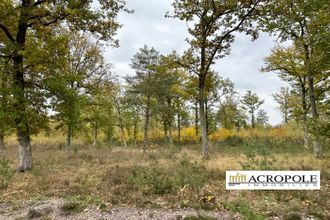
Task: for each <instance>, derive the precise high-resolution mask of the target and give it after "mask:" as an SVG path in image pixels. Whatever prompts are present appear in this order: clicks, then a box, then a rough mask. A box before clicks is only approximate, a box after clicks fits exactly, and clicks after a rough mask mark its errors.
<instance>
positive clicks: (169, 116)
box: [154, 51, 187, 144]
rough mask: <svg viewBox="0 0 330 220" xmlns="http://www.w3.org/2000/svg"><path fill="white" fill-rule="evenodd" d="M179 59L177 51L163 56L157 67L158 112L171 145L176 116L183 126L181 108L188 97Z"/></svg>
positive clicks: (156, 93)
mask: <svg viewBox="0 0 330 220" xmlns="http://www.w3.org/2000/svg"><path fill="white" fill-rule="evenodd" d="M178 59H179V58H178V55H177V54H176V52H175V51H173V52H172V53H171V54H169V55H166V56H161V58H160V63H159V65H158V66H157V67H156V69H157V71H156V73H155V82H154V83H155V85H157V88H158V89H157V90H156V91H155V97H156V100H157V106H156V108H157V112H159V114H160V117H161V119H162V122H163V125H164V134H165V142H168V143H170V144H172V143H173V138H172V131H173V124H174V118H175V115H176V114H177V117H178V126H179V127H180V126H181V125H180V123H181V121H180V120H181V108H182V104H183V103H182V102H183V100H184V98H185V96H186V94H185V92H184V91H183V83H184V82H185V81H186V78H187V76H186V75H185V72H184V71H183V70H182V68H180V66H179V65H178V64H177V60H178ZM179 133H180V130H179Z"/></svg>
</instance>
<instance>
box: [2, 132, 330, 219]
mask: <svg viewBox="0 0 330 220" xmlns="http://www.w3.org/2000/svg"><path fill="white" fill-rule="evenodd" d="M61 141H63V140H61V139H60V138H57V139H52V138H50V137H49V138H47V137H39V138H34V145H33V157H34V169H33V170H32V171H30V172H27V173H15V175H14V178H13V180H12V182H11V184H10V185H9V187H8V188H7V189H4V190H2V191H0V194H1V197H0V202H7V203H13V204H14V203H16V204H21V203H24V202H27V201H31V200H32V201H33V200H44V199H49V198H66V199H78V200H82V201H84V202H86V203H93V204H95V203H96V204H106V205H107V206H108V207H109V206H112V205H129V206H148V207H160V206H161V207H171V208H173V207H194V208H203V209H228V210H230V211H232V212H240V213H241V214H242V215H243V216H246V218H252V217H253V216H252V217H251V216H250V215H252V214H251V213H258V214H260V216H259V217H263V216H282V217H283V216H284V215H286V214H287V213H295V212H298V213H304V214H305V215H313V216H316V217H319V218H327V217H329V210H328V207H330V200H329V198H330V197H329V176H330V175H329V171H330V163H329V160H326V159H324V160H317V159H315V158H314V157H313V156H312V155H310V154H306V153H297V154H294V155H292V154H285V153H283V154H275V155H273V156H274V157H275V158H276V164H275V166H276V167H277V168H278V169H283V170H287V169H297V170H298V169H313V170H322V172H321V173H322V183H321V186H322V187H321V190H320V191H285V192H284V191H226V190H225V184H224V171H225V170H230V169H232V170H234V169H241V165H240V162H246V161H247V157H246V155H245V154H244V153H243V152H242V151H240V150H239V149H240V148H236V149H235V150H232V151H228V153H226V152H227V150H226V149H222V150H214V148H215V147H216V146H214V147H213V148H212V149H213V150H212V155H211V159H210V160H209V161H203V160H202V158H201V156H200V152H199V150H198V148H197V147H193V146H186V147H185V146H181V147H175V146H174V147H157V146H153V149H151V150H149V152H148V153H147V154H146V155H142V151H141V149H140V148H133V147H129V148H123V147H106V146H103V147H99V148H92V147H87V146H84V145H83V143H79V144H78V145H77V146H78V149H79V150H78V153H77V154H76V155H75V156H74V157H72V158H68V156H67V154H66V151H65V150H64V149H60V146H61V145H60V144H59V143H61ZM5 157H6V158H8V159H9V161H10V163H11V165H12V168H13V170H14V168H15V167H14V166H15V165H17V162H18V161H17V149H16V146H15V142H14V140H13V139H11V140H10V142H9V144H8V146H7V149H6V151H5ZM258 157H260V156H258ZM184 159H188V160H190V161H192V164H194V163H196V164H197V165H198V167H200V169H201V170H203V172H205V173H206V176H207V179H206V180H205V181H204V180H203V179H202V180H201V181H204V182H202V185H201V186H200V187H198V188H197V189H193V188H191V187H189V185H188V184H187V185H185V186H182V187H181V188H180V189H177V188H173V190H174V191H170V193H163V194H162V193H161V194H145V193H144V192H143V190H140V188H139V187H141V186H137V185H135V184H134V182H132V181H131V182H130V181H129V177H130V175H131V174H132V172H133V170H134V169H135V168H136V167H138V166H143V167H148V168H154V169H155V170H156V171H157V170H160V172H162V174H164V175H165V176H166V178H167V177H168V178H170V177H171V176H175V175H179V174H177V173H176V172H175V170H177V169H179V167H180V166H181V165H180V164H181V162H182V160H184ZM188 168H189V167H188ZM189 169H190V168H189ZM198 169H199V168H198ZM189 172H194V169H192V171H189ZM151 175H152V174H151ZM197 175H198V174H197ZM170 180H171V181H172V179H170ZM175 186H176V185H175ZM173 187H174V186H173ZM205 196H211V198H214V199H211V200H210V201H208V200H205V199H204V198H205ZM237 207H241V208H237ZM242 207H243V208H242ZM249 216H250V217H249ZM257 217H258V216H257Z"/></svg>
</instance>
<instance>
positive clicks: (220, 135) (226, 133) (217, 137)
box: [209, 128, 233, 141]
mask: <svg viewBox="0 0 330 220" xmlns="http://www.w3.org/2000/svg"><path fill="white" fill-rule="evenodd" d="M231 136H233V132H232V131H230V130H228V129H225V128H220V129H219V130H218V131H216V132H214V133H212V134H211V135H209V139H210V140H211V141H224V140H226V139H227V138H230V137H231Z"/></svg>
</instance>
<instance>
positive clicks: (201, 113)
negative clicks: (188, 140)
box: [199, 98, 209, 159]
mask: <svg viewBox="0 0 330 220" xmlns="http://www.w3.org/2000/svg"><path fill="white" fill-rule="evenodd" d="M199 118H200V126H201V128H202V152H203V158H204V159H208V158H209V146H208V138H207V131H206V118H205V112H204V100H203V99H202V98H201V100H200V101H199Z"/></svg>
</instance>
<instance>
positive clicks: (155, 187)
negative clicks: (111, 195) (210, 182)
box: [128, 157, 208, 195]
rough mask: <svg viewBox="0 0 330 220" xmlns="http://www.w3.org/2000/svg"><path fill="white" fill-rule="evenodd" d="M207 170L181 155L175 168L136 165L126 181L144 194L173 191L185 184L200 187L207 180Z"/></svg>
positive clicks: (160, 193)
mask: <svg viewBox="0 0 330 220" xmlns="http://www.w3.org/2000/svg"><path fill="white" fill-rule="evenodd" d="M207 175H208V173H207V170H206V169H205V168H204V167H203V166H201V165H198V164H197V163H192V162H190V161H189V159H188V158H187V157H183V158H182V160H181V161H180V164H179V166H178V167H177V168H176V170H171V171H169V170H168V169H164V168H162V167H157V166H156V167H155V166H153V167H145V166H136V167H134V168H133V170H132V171H131V173H130V174H129V176H128V183H129V184H131V185H133V186H135V187H137V188H138V190H140V191H141V192H142V193H143V194H145V195H150V194H156V195H164V194H169V193H175V192H177V191H178V190H179V189H181V188H182V187H183V186H185V185H189V186H190V187H191V188H192V189H194V190H197V189H200V188H201V187H202V186H203V185H204V183H205V182H206V181H207Z"/></svg>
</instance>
